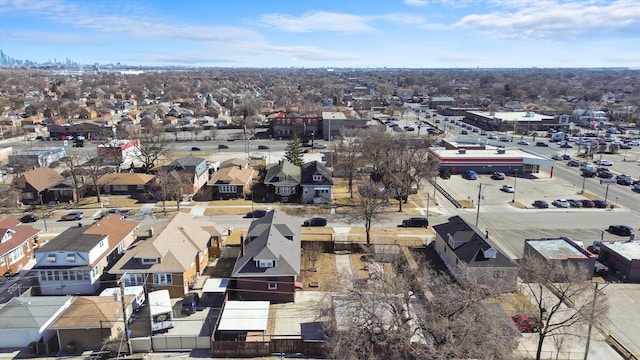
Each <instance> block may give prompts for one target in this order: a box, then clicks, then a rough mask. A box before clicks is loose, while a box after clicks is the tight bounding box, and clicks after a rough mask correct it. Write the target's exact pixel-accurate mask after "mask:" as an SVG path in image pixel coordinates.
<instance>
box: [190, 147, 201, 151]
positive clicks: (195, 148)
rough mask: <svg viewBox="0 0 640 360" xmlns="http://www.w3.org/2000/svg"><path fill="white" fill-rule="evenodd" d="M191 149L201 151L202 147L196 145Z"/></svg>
mask: <svg viewBox="0 0 640 360" xmlns="http://www.w3.org/2000/svg"><path fill="white" fill-rule="evenodd" d="M191 151H200V148H199V147H197V146H194V147H192V148H191Z"/></svg>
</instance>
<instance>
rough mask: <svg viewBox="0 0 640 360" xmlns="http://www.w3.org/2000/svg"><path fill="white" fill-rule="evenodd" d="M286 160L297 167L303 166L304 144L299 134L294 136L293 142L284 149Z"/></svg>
mask: <svg viewBox="0 0 640 360" xmlns="http://www.w3.org/2000/svg"><path fill="white" fill-rule="evenodd" d="M284 158H285V159H286V160H288V161H289V162H290V163H292V164H294V165H296V166H300V167H301V166H302V164H303V159H302V143H301V142H300V137H299V136H298V134H293V137H292V138H291V141H290V142H289V143H288V144H287V147H286V148H285V149H284Z"/></svg>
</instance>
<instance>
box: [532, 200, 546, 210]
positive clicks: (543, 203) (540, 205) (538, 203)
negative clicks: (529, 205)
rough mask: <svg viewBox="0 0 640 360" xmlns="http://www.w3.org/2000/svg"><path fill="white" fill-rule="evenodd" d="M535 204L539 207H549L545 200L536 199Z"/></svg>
mask: <svg viewBox="0 0 640 360" xmlns="http://www.w3.org/2000/svg"><path fill="white" fill-rule="evenodd" d="M533 206H535V207H537V208H538V209H548V208H549V203H548V202H546V201H545V200H536V201H534V202H533Z"/></svg>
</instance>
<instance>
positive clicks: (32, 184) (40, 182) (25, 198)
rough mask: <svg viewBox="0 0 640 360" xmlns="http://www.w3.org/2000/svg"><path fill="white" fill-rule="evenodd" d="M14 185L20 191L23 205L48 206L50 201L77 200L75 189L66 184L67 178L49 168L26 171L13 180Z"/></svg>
mask: <svg viewBox="0 0 640 360" xmlns="http://www.w3.org/2000/svg"><path fill="white" fill-rule="evenodd" d="M13 185H14V187H15V188H17V189H18V191H20V201H22V203H23V204H40V203H43V204H47V203H49V202H50V201H60V202H66V201H69V200H72V201H76V200H77V194H76V192H75V189H74V188H73V187H72V186H70V185H68V184H66V183H65V178H64V177H63V176H62V175H60V174H59V173H58V172H57V171H56V170H54V169H51V168H48V167H41V168H35V169H33V170H29V171H25V172H24V173H23V174H22V175H20V176H18V177H16V178H15V179H13ZM41 196H42V199H41V198H40V197H41Z"/></svg>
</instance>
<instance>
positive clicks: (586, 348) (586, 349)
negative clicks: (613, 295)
mask: <svg viewBox="0 0 640 360" xmlns="http://www.w3.org/2000/svg"><path fill="white" fill-rule="evenodd" d="M594 284H595V287H594V289H593V300H591V301H592V302H591V313H590V314H589V327H588V328H587V343H586V344H585V346H584V360H587V358H588V357H589V345H591V329H592V328H593V316H594V314H595V312H596V302H597V301H598V295H599V290H598V285H599V283H597V282H596V283H594ZM605 287H607V285H605V286H604V287H603V289H604V288H605Z"/></svg>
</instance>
